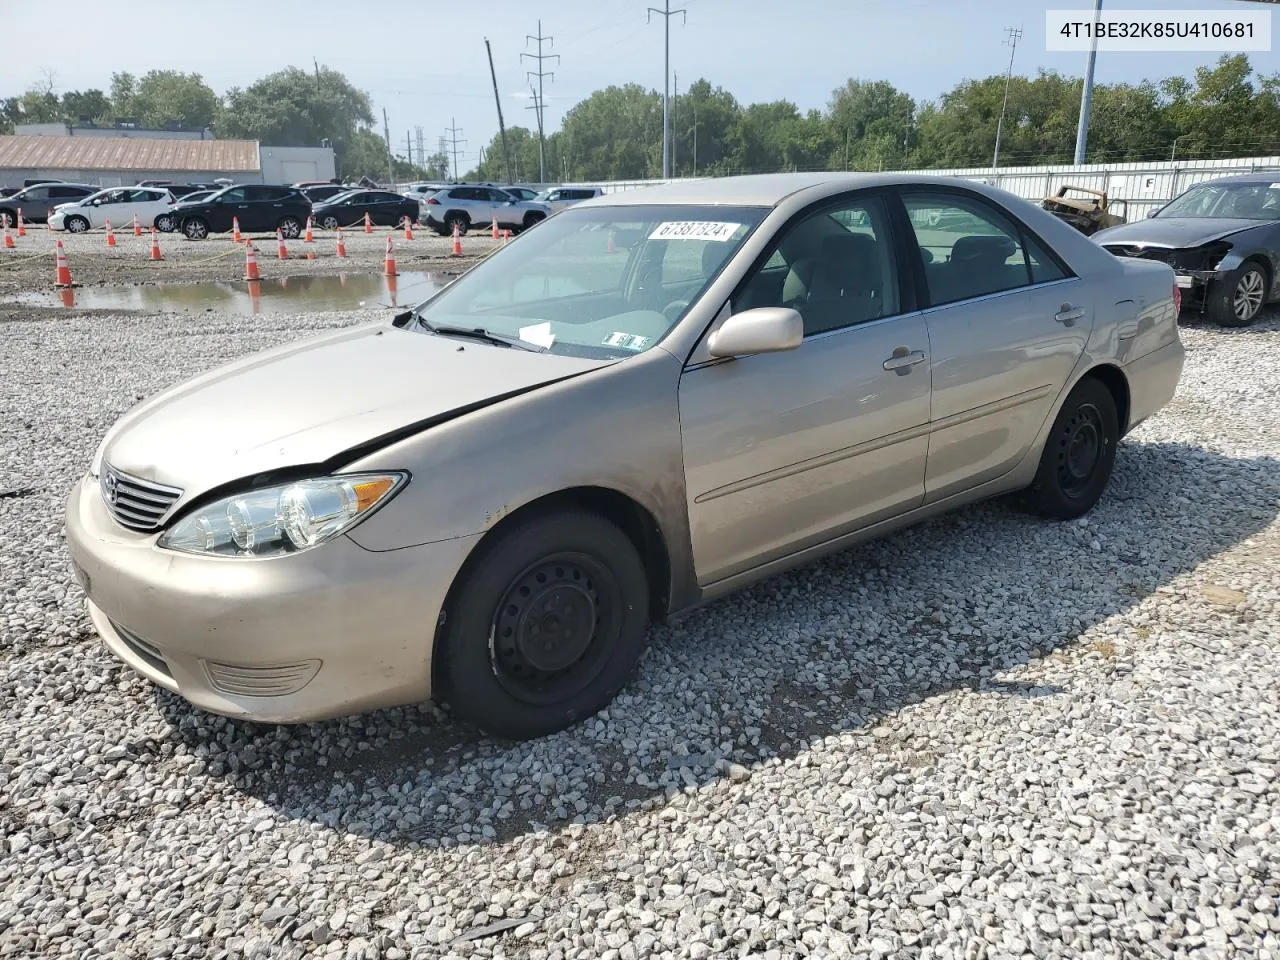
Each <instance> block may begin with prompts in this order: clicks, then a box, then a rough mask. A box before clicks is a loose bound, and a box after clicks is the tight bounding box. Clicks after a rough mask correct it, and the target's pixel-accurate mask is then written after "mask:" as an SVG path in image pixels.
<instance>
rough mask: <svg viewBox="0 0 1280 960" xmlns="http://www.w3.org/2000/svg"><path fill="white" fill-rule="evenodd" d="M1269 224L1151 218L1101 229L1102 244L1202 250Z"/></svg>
mask: <svg viewBox="0 0 1280 960" xmlns="http://www.w3.org/2000/svg"><path fill="white" fill-rule="evenodd" d="M1264 225H1265V221H1261V220H1233V219H1229V218H1227V217H1168V218H1165V217H1150V218H1148V219H1146V220H1135V221H1134V222H1133V223H1122V224H1120V225H1119V226H1116V227H1108V228H1107V229H1105V230H1099V231H1098V232H1097V233H1095V234H1094V235H1093V239H1094V240H1095V241H1096V242H1098V243H1126V244H1138V243H1150V244H1153V245H1155V246H1159V247H1198V246H1200V245H1202V244H1205V243H1211V242H1213V241H1214V240H1221V239H1222V238H1223V237H1229V236H1231V235H1232V234H1233V233H1240V232H1241V231H1242V230H1252V229H1253V228H1254V227H1261V226H1264Z"/></svg>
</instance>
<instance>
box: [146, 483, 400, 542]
mask: <svg viewBox="0 0 1280 960" xmlns="http://www.w3.org/2000/svg"><path fill="white" fill-rule="evenodd" d="M408 479H409V477H408V475H407V474H404V473H372V474H370V473H362V474H350V475H346V476H333V477H317V478H315V479H313V480H299V481H297V482H296V483H288V484H284V485H283V486H278V487H265V488H263V489H261V490H249V491H246V492H245V493H238V494H236V495H235V496H232V497H227V498H225V499H223V500H218V501H216V502H214V503H210V504H208V505H206V506H203V507H201V508H200V509H199V510H196V511H195V512H193V513H191V514H188V515H187V516H185V517H183V518H182V519H181V520H180V521H178V523H177V524H175V525H174V527H173V528H172V529H171V530H168V531H166V532H165V533H164V534H163V535H162V536H161V537H160V539H159V541H158V542H157V544H156V545H157V546H159V547H163V548H164V549H166V550H176V551H178V552H180V553H198V554H211V555H214V556H225V557H274V556H279V555H281V554H285V553H297V552H298V551H299V550H307V549H309V548H311V547H314V546H317V545H319V544H321V543H324V542H325V541H326V540H330V539H332V538H333V537H336V536H337V535H338V534H340V533H342V532H343V531H345V530H348V529H350V528H351V527H352V526H353V525H354V524H356V523H357V522H358V521H359V520H361V519H362V518H364V517H366V516H368V515H369V513H370V512H371V511H372V510H373V509H374V508H376V507H377V506H379V505H380V504H383V503H385V502H386V501H388V500H389V499H391V497H392V496H393V495H394V494H395V493H396V492H397V491H398V490H400V488H401V487H403V486H404V485H405V483H406V482H408Z"/></svg>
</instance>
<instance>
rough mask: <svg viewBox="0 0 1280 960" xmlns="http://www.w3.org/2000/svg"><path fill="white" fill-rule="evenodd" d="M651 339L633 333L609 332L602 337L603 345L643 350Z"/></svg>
mask: <svg viewBox="0 0 1280 960" xmlns="http://www.w3.org/2000/svg"><path fill="white" fill-rule="evenodd" d="M651 340H652V338H650V337H640V336H636V335H635V334H634V333H611V334H609V335H608V336H607V337H605V338H604V345H605V346H606V347H621V348H622V349H623V350H643V349H644V348H645V347H646V346H647V345H648V344H649V343H650V342H651Z"/></svg>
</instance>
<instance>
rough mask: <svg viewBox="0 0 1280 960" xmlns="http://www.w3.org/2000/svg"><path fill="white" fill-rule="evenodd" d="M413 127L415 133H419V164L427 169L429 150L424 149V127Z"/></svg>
mask: <svg viewBox="0 0 1280 960" xmlns="http://www.w3.org/2000/svg"><path fill="white" fill-rule="evenodd" d="M413 129H414V133H416V134H417V137H416V139H417V141H418V166H420V167H422V168H423V170H424V171H425V170H426V167H427V151H426V150H424V149H423V146H422V128H421V127H414V128H413Z"/></svg>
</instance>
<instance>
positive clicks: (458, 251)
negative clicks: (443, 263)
mask: <svg viewBox="0 0 1280 960" xmlns="http://www.w3.org/2000/svg"><path fill="white" fill-rule="evenodd" d="M453 255H454V256H455V257H460V256H462V232H461V231H460V230H459V229H458V222H457V221H456V220H455V221H454V223H453Z"/></svg>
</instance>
